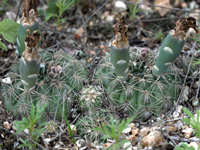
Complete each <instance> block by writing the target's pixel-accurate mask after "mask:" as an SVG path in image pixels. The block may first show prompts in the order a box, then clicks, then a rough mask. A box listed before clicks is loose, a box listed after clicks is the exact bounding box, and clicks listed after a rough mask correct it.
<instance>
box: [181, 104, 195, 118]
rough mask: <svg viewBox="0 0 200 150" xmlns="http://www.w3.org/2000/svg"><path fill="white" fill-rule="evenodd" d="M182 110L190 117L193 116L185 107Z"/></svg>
mask: <svg viewBox="0 0 200 150" xmlns="http://www.w3.org/2000/svg"><path fill="white" fill-rule="evenodd" d="M183 110H184V112H185V113H186V114H187V115H188V116H189V117H191V118H194V116H193V114H192V113H191V112H190V111H189V110H188V109H187V108H185V107H184V108H183Z"/></svg>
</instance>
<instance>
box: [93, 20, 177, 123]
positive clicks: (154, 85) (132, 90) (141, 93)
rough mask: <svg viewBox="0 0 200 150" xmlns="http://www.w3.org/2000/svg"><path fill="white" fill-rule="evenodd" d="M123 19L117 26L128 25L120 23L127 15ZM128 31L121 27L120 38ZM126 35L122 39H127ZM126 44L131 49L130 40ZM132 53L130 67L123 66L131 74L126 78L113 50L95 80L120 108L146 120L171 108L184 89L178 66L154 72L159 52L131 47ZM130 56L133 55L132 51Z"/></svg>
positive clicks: (104, 60) (100, 67)
mask: <svg viewBox="0 0 200 150" xmlns="http://www.w3.org/2000/svg"><path fill="white" fill-rule="evenodd" d="M120 20H121V21H120ZM120 20H118V24H117V26H120V27H121V28H122V26H125V25H124V24H123V25H122V24H121V25H119V23H122V22H124V21H123V20H124V18H123V17H122V18H121V19H120ZM125 27H126V26H125ZM126 30H127V29H126V28H124V30H119V31H120V32H117V33H116V38H117V37H119V36H122V37H123V36H124V35H125V32H124V31H126ZM122 37H121V38H119V39H123V38H122ZM125 37H126V36H125ZM115 40H116V39H115ZM125 47H127V52H128V44H127V43H126V45H125ZM111 51H112V47H111ZM123 51H124V50H123ZM129 52H130V62H129V64H128V68H127V67H126V66H125V65H124V68H120V69H121V73H124V72H122V70H123V71H125V70H126V71H125V72H127V73H128V74H127V75H126V76H127V77H128V78H127V79H126V80H124V79H125V78H124V79H123V80H121V79H122V78H119V73H118V72H117V71H116V68H117V67H116V64H115V63H113V59H114V58H113V57H117V55H116V54H114V55H113V53H112V52H111V53H110V54H108V55H107V56H106V57H105V58H104V59H103V61H102V63H101V64H100V65H99V66H98V67H97V70H96V72H95V81H96V82H97V84H99V85H102V86H103V87H104V89H103V91H106V93H107V97H108V100H109V101H110V102H111V103H112V104H114V105H116V108H118V110H120V111H123V112H126V113H128V114H129V115H131V116H133V115H134V116H136V117H135V119H137V120H146V119H148V118H149V117H151V116H155V115H159V114H160V113H161V112H162V111H165V110H168V109H170V107H171V106H172V104H173V101H174V100H176V99H177V97H178V94H179V90H180V83H181V80H180V77H179V75H178V72H177V71H176V69H175V68H168V69H167V70H166V73H164V74H163V75H161V76H156V75H154V74H152V69H153V67H152V66H153V65H154V62H155V53H153V52H152V51H150V50H147V49H144V48H130V50H129ZM125 53H126V50H125ZM119 54H120V53H119ZM111 55H113V56H111ZM127 58H129V57H128V54H127ZM120 59H121V58H120ZM118 61H119V60H118ZM127 61H128V60H127ZM113 66H114V67H113ZM121 67H122V66H121ZM124 77H125V76H124Z"/></svg>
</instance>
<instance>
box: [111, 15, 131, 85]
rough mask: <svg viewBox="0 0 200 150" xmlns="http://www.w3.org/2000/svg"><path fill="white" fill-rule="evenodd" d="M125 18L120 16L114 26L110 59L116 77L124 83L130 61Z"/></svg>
mask: <svg viewBox="0 0 200 150" xmlns="http://www.w3.org/2000/svg"><path fill="white" fill-rule="evenodd" d="M127 29H128V26H127V25H126V22H125V18H124V16H122V17H121V18H120V19H118V22H117V24H116V25H115V29H114V32H115V34H116V35H115V39H114V41H113V42H112V46H111V51H110V57H111V62H112V64H113V66H114V68H115V73H116V75H117V77H118V78H119V79H120V80H122V81H124V80H126V79H127V77H128V64H129V60H130V54H129V43H128V39H127V34H126V32H127Z"/></svg>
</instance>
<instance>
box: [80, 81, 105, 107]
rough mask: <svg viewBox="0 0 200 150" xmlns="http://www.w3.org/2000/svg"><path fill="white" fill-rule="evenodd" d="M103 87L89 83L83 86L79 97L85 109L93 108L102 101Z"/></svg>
mask: <svg viewBox="0 0 200 150" xmlns="http://www.w3.org/2000/svg"><path fill="white" fill-rule="evenodd" d="M102 95H103V93H102V92H101V88H100V87H99V86H92V85H89V86H88V87H84V88H82V90H81V92H80V97H79V104H80V106H81V108H82V109H83V110H89V109H93V108H95V107H98V106H100V105H101V103H102V97H103V96H102Z"/></svg>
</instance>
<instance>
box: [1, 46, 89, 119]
mask: <svg viewBox="0 0 200 150" xmlns="http://www.w3.org/2000/svg"><path fill="white" fill-rule="evenodd" d="M35 46H36V45H35ZM24 54H26V50H25V51H24ZM28 56H30V57H28V58H27V59H28V60H29V59H30V58H32V57H31V55H28ZM22 58H23V57H22ZM39 60H40V61H39V62H40V63H39V67H40V68H39V73H38V77H37V80H36V83H35V85H34V86H35V88H31V90H29V91H26V90H25V89H24V87H23V82H22V81H21V79H20V76H19V74H20V71H19V69H18V70H17V69H16V66H17V65H18V66H19V64H15V65H12V66H11V68H10V72H8V73H7V74H6V76H5V77H6V79H7V80H5V81H4V83H5V84H4V85H3V86H2V87H1V90H2V93H3V96H4V98H5V106H6V109H7V110H8V111H11V112H13V114H15V115H16V117H21V116H28V115H29V114H30V110H31V105H32V104H34V105H35V106H36V105H41V106H43V105H45V104H48V105H47V107H46V108H45V110H44V112H43V113H42V118H41V119H40V120H39V122H42V121H49V120H57V119H61V118H63V115H68V113H69V112H70V109H71V103H72V102H73V101H75V97H76V96H77V95H78V93H77V92H78V91H80V90H81V88H82V87H83V86H84V83H86V80H87V76H88V71H87V70H85V69H84V68H85V64H86V61H84V60H76V59H75V58H74V57H72V56H70V55H69V54H67V53H65V52H63V51H61V50H59V51H57V52H56V53H51V52H47V51H44V52H42V53H41V54H40V59H39ZM20 63H23V62H20ZM23 69H24V70H26V68H23ZM32 70H33V68H32ZM12 71H15V72H12ZM8 79H9V81H8ZM28 79H29V78H28ZM31 79H32V78H31ZM26 82H27V83H29V81H26ZM39 122H38V123H39Z"/></svg>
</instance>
